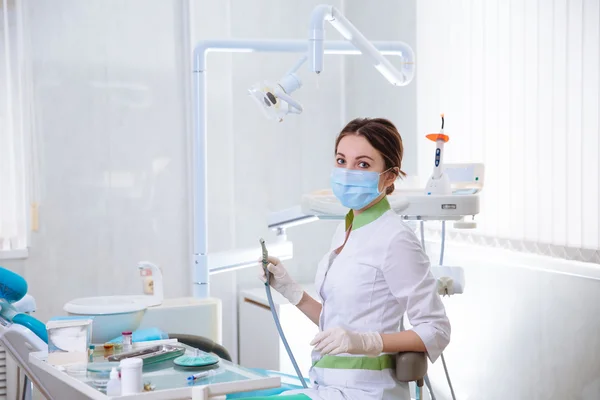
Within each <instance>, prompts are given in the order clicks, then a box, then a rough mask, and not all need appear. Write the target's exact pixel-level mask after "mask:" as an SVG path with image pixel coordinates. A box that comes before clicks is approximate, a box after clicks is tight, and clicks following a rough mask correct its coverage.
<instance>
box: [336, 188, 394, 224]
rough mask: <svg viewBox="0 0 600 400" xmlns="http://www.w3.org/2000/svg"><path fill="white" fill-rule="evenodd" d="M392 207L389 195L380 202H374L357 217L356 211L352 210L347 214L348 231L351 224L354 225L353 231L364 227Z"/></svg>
mask: <svg viewBox="0 0 600 400" xmlns="http://www.w3.org/2000/svg"><path fill="white" fill-rule="evenodd" d="M391 209H392V208H391V207H390V203H389V201H388V199H387V196H384V197H383V198H382V199H381V200H380V201H379V202H378V203H375V204H373V205H372V206H371V207H369V208H367V209H366V210H365V211H363V212H361V213H360V214H358V215H357V216H356V217H355V216H354V211H353V210H350V211H349V212H348V214H346V231H348V229H349V228H350V226H352V230H353V231H355V230H357V229H358V228H362V227H363V226H365V225H368V224H370V223H371V222H373V221H375V220H376V219H377V218H379V217H381V216H382V215H383V214H385V213H386V212H387V211H389V210H391Z"/></svg>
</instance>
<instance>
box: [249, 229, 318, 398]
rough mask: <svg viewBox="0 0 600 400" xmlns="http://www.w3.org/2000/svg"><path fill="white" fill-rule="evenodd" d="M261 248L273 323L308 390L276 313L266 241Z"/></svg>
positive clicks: (303, 384) (262, 240) (261, 242)
mask: <svg viewBox="0 0 600 400" xmlns="http://www.w3.org/2000/svg"><path fill="white" fill-rule="evenodd" d="M260 246H261V248H262V266H263V269H264V270H265V277H266V278H267V279H266V280H265V291H266V292H267V300H268V301H269V308H270V309H271V314H272V315H273V321H275V326H276V327H277V332H279V337H280V338H281V341H282V342H283V346H284V347H285V351H286V352H287V354H288V357H289V358H290V361H291V362H292V365H293V366H294V369H295V370H296V375H298V379H300V382H301V383H302V387H304V388H305V389H307V388H308V385H307V384H306V380H305V379H304V377H303V376H302V372H300V368H298V363H296V359H295V358H294V354H293V353H292V349H290V345H289V344H288V342H287V339H286V338H285V335H284V333H283V329H281V323H280V322H279V317H278V316H277V312H276V311H275V305H274V304H273V296H272V294H271V286H270V285H269V280H270V278H271V272H270V271H269V269H268V268H267V265H269V260H268V258H269V252H268V251H267V246H266V245H265V241H264V239H260Z"/></svg>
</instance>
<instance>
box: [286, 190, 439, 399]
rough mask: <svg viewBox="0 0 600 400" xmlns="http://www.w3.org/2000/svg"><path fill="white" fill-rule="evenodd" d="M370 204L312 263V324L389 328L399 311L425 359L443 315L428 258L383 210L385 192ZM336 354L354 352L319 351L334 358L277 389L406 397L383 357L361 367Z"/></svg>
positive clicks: (313, 394)
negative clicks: (292, 385) (297, 382)
mask: <svg viewBox="0 0 600 400" xmlns="http://www.w3.org/2000/svg"><path fill="white" fill-rule="evenodd" d="M378 208H379V210H377V209H376V210H374V211H373V212H371V215H370V216H367V217H366V218H370V219H371V220H372V221H366V224H365V221H362V224H363V225H362V226H360V227H358V228H356V225H358V224H356V222H358V218H359V217H361V216H362V214H361V215H359V216H357V218H356V219H355V221H354V222H355V224H354V225H355V227H354V228H353V230H352V231H351V233H350V235H349V237H348V241H347V242H346V245H345V246H344V248H343V250H342V251H341V253H340V254H339V255H337V254H336V253H335V250H336V249H337V248H339V247H340V246H341V245H342V244H343V243H344V239H345V236H346V233H345V224H344V223H342V224H340V226H339V227H338V229H337V231H336V233H335V235H334V237H333V240H332V243H331V248H330V250H329V252H328V253H327V254H326V255H325V256H324V257H323V259H322V260H321V262H320V263H319V266H318V269H317V275H316V278H315V284H316V286H315V287H316V288H317V291H318V293H319V296H320V297H321V301H322V304H323V309H322V311H321V316H320V321H319V329H320V330H321V331H322V330H326V329H329V328H334V327H342V328H344V329H347V330H351V331H358V332H373V331H375V332H379V333H394V332H398V331H399V327H400V321H401V319H402V316H403V315H404V313H405V312H406V313H407V316H408V320H409V322H410V323H411V325H412V330H413V331H414V332H416V333H417V334H418V335H419V337H420V338H421V339H422V340H423V342H424V343H425V346H426V348H427V355H428V357H429V359H430V360H431V361H432V362H433V361H435V360H436V359H437V358H438V357H439V356H440V354H441V353H442V351H443V350H444V348H445V347H446V346H447V345H448V342H449V340H450V323H449V321H448V318H447V317H446V313H445V309H444V305H443V304H442V301H441V299H440V297H439V295H438V294H437V292H436V280H435V278H434V277H433V275H432V274H431V272H430V268H429V267H430V266H429V259H428V257H427V255H426V254H425V252H424V251H423V249H422V247H421V244H420V242H419V241H418V239H417V237H416V235H415V233H414V232H413V231H412V229H411V228H410V227H409V226H407V225H406V223H405V222H404V221H403V220H402V219H401V217H399V216H398V215H396V214H395V213H394V212H393V211H391V210H389V205H388V203H387V200H386V199H384V200H382V204H381V205H380V207H378ZM367 211H369V210H367ZM340 357H352V358H355V357H357V356H356V355H349V354H342V355H339V356H327V357H326V358H329V359H330V360H329V361H331V358H335V359H336V360H334V361H336V363H338V365H337V366H335V367H333V368H332V367H331V365H329V366H328V367H326V368H320V367H319V365H318V364H317V365H315V366H313V367H312V368H311V370H310V374H309V376H310V381H311V384H312V387H311V388H310V389H303V390H294V391H289V392H285V393H282V394H283V395H287V394H293V393H298V394H299V393H303V394H305V395H306V396H308V397H310V398H311V399H313V400H322V399H323V400H324V399H327V400H342V399H344V400H382V399H383V400H387V399H396V400H398V399H400V400H402V399H407V400H409V399H410V395H409V390H408V384H405V383H400V382H398V381H397V380H396V379H395V373H394V370H393V369H391V368H389V363H388V365H387V366H382V367H381V368H375V369H373V368H371V369H369V370H365V369H345V368H343V367H340V366H339V362H341V363H342V364H343V363H344V362H345V361H347V360H349V359H345V360H341V361H340V359H339V358H340ZM359 357H360V356H359ZM312 358H313V363H315V362H317V361H319V360H320V359H321V358H322V357H321V355H320V354H319V353H318V352H313V354H312ZM380 358H381V357H380ZM359 361H363V360H359ZM352 368H356V367H352Z"/></svg>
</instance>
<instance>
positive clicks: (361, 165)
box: [358, 161, 370, 168]
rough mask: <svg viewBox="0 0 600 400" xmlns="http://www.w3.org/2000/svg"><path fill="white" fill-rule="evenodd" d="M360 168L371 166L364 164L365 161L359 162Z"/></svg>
mask: <svg viewBox="0 0 600 400" xmlns="http://www.w3.org/2000/svg"><path fill="white" fill-rule="evenodd" d="M358 166H359V167H361V168H369V167H370V165H369V164H367V163H366V162H364V161H361V162H359V163H358Z"/></svg>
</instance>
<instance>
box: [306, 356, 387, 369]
mask: <svg viewBox="0 0 600 400" xmlns="http://www.w3.org/2000/svg"><path fill="white" fill-rule="evenodd" d="M394 361H395V357H394V356H392V355H390V354H382V355H380V356H378V357H341V356H330V355H325V356H323V358H321V359H320V360H319V361H317V362H316V363H314V364H313V366H314V367H316V368H330V369H363V370H369V371H383V370H384V369H389V368H393V367H394Z"/></svg>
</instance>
